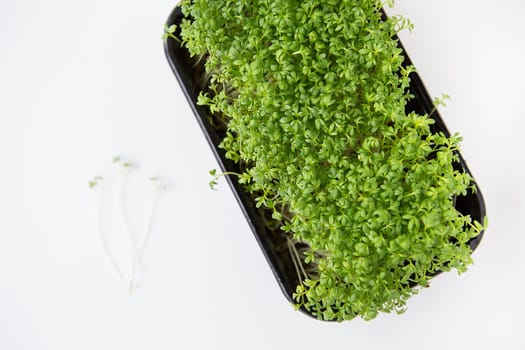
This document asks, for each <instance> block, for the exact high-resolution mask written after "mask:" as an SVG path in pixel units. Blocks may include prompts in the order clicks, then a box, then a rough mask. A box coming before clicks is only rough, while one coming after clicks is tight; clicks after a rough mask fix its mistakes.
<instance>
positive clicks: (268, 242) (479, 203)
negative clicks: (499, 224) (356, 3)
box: [164, 7, 485, 316]
mask: <svg viewBox="0 0 525 350" xmlns="http://www.w3.org/2000/svg"><path fill="white" fill-rule="evenodd" d="M182 19H183V14H182V12H181V10H180V7H176V8H175V9H174V10H173V12H172V13H171V14H170V16H169V17H168V20H167V22H166V24H167V25H168V26H170V25H172V24H177V28H179V27H180V26H179V25H178V24H180V22H181V20H182ZM175 34H176V35H178V34H179V31H178V30H177V32H176V33H175ZM399 45H400V47H401V48H402V49H403V53H404V56H405V64H406V65H411V64H412V63H411V61H410V59H409V57H408V55H407V53H406V51H405V50H404V48H403V47H402V45H401V44H399ZM164 50H165V53H166V57H167V59H168V62H169V65H170V67H171V69H172V70H173V73H174V74H175V76H176V77H177V80H178V81H179V83H180V86H181V88H182V91H183V92H184V95H185V96H186V98H187V100H188V102H189V104H190V106H191V108H192V110H193V112H194V114H195V117H196V118H197V122H198V123H199V125H200V126H201V128H202V131H203V133H204V135H205V136H206V139H207V141H208V143H209V145H210V147H211V149H212V151H213V153H214V154H215V157H216V158H217V162H218V163H219V166H220V167H221V169H222V171H234V172H239V170H240V169H239V167H238V165H237V164H235V163H234V162H232V161H231V160H229V159H226V157H225V152H224V150H222V149H220V148H219V147H218V145H219V143H220V142H221V140H222V139H223V138H224V136H225V132H224V131H218V130H216V128H214V127H213V126H212V125H211V122H210V121H211V112H210V111H209V109H208V108H207V107H205V106H199V105H197V97H198V96H199V93H200V91H202V90H205V89H206V86H199V83H198V78H199V77H200V76H201V75H202V73H203V71H204V67H203V64H202V63H197V62H195V60H194V59H192V58H190V56H189V53H188V51H187V50H186V49H185V48H181V46H180V44H179V43H178V42H177V41H176V40H174V39H172V38H168V40H166V42H165V45H164ZM410 80H411V81H410V87H409V89H410V92H411V93H412V94H413V95H414V98H413V99H411V100H410V102H409V103H408V104H407V106H406V109H407V111H415V112H417V113H419V114H425V113H431V112H432V110H433V109H434V106H433V103H432V99H431V98H430V96H429V94H428V92H427V90H426V88H425V86H424V85H423V82H422V81H421V78H420V77H419V75H418V74H417V73H412V74H411V76H410ZM431 117H432V118H433V119H435V121H436V122H435V124H433V125H432V131H433V132H439V131H441V132H443V133H444V134H445V135H446V136H450V133H449V131H448V129H447V127H446V126H445V123H444V122H443V120H442V119H441V117H440V115H439V113H438V112H437V111H434V112H433V113H432V115H431ZM459 160H460V164H459V166H460V167H461V168H463V170H464V171H465V172H467V173H469V174H470V175H472V174H471V173H470V170H469V169H468V167H467V164H466V163H465V160H464V159H463V157H462V156H461V154H459ZM226 179H227V181H228V183H229V185H230V187H231V189H232V190H233V193H234V195H235V198H236V199H237V202H238V203H239V205H240V207H241V209H242V211H243V213H244V216H245V217H246V220H247V221H248V224H249V225H250V228H251V230H252V232H253V234H254V235H255V238H256V239H257V242H258V243H259V246H260V248H261V249H262V251H263V253H264V255H265V257H266V260H267V261H268V264H269V265H270V267H271V269H272V271H273V274H274V276H275V278H276V280H277V283H278V284H279V287H280V288H281V290H282V292H283V293H284V295H285V296H286V298H287V299H288V300H289V301H290V302H291V303H293V298H292V295H293V293H294V292H295V289H296V286H297V285H298V284H299V283H300V281H299V280H298V276H297V273H296V270H295V268H294V264H293V261H292V258H291V256H290V253H289V250H288V246H287V242H286V238H285V237H284V235H282V234H281V235H279V234H276V233H275V232H273V231H271V230H269V229H268V228H267V227H266V225H265V224H264V221H263V220H262V218H261V213H260V211H259V209H257V208H256V207H255V203H254V200H253V199H252V198H251V197H250V196H249V195H247V194H246V193H245V192H244V191H243V189H242V187H241V186H240V185H239V183H238V182H237V179H236V177H231V176H227V177H226ZM476 187H477V184H476ZM456 209H457V210H458V211H460V212H461V213H462V214H464V215H470V216H471V217H472V218H473V219H475V220H477V221H479V222H483V219H484V217H485V203H484V201H483V197H482V195H481V191H480V189H479V188H477V191H476V192H475V193H468V194H467V195H466V196H460V197H457V198H456ZM483 233H484V232H481V233H480V234H479V235H478V236H477V237H475V238H472V239H471V240H470V241H469V245H470V247H471V248H472V250H474V249H476V247H477V246H478V244H479V242H480V241H481V238H482V236H483ZM302 311H303V312H305V313H307V314H308V315H310V316H311V314H310V313H309V312H307V311H306V310H302Z"/></svg>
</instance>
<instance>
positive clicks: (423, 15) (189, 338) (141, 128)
mask: <svg viewBox="0 0 525 350" xmlns="http://www.w3.org/2000/svg"><path fill="white" fill-rule="evenodd" d="M524 4H525V3H524V2H523V1H521V0H501V1H498V2H495V1H488V0H487V1H484V0H477V1H474V0H464V1H457V0H427V1H410V0H404V1H399V2H398V5H397V6H396V8H395V9H393V10H389V11H388V12H389V13H402V14H404V15H406V16H408V17H409V18H411V19H412V21H413V22H414V24H415V27H416V28H415V31H414V32H413V33H412V34H409V33H403V34H402V35H401V37H402V39H403V42H404V44H405V46H406V48H407V50H408V52H409V54H410V56H411V58H412V59H413V61H414V63H415V65H416V67H417V68H418V69H419V72H420V74H421V76H422V78H423V80H424V82H425V83H426V85H427V88H428V89H429V91H430V92H431V94H433V95H440V94H441V93H443V92H446V93H448V94H449V95H451V96H452V100H451V101H450V102H449V106H448V107H447V108H445V109H441V112H442V115H443V117H444V119H445V121H446V123H447V125H448V127H449V129H450V130H451V131H452V132H456V131H459V132H460V133H461V134H462V135H463V137H464V141H463V144H462V145H463V151H462V152H463V155H464V157H465V159H466V160H467V161H468V163H469V166H470V168H471V170H472V172H473V173H474V175H475V177H476V178H477V180H478V182H479V184H480V186H481V188H482V190H483V194H484V196H485V200H486V204H487V210H488V214H489V218H490V228H489V230H488V231H487V232H486V235H485V238H484V239H483V241H482V243H481V245H480V246H479V248H478V250H477V251H476V252H475V254H474V259H475V265H473V266H472V267H471V269H470V270H469V272H468V273H466V274H464V275H462V276H459V277H458V276H457V274H456V273H449V274H446V275H442V276H439V277H438V278H436V279H434V280H433V281H432V284H431V288H428V289H425V290H424V291H423V292H422V293H420V294H419V295H417V296H415V297H414V298H412V299H411V300H410V301H409V303H408V311H407V312H406V313H405V314H403V315H401V316H398V315H395V314H393V315H380V316H379V317H377V318H376V319H375V320H373V321H371V322H364V321H362V320H360V319H356V320H353V321H351V322H346V323H342V324H337V323H323V322H319V321H317V320H313V319H310V318H307V317H306V316H304V315H302V314H301V313H299V312H295V311H293V309H292V308H291V307H290V305H289V304H288V303H287V301H286V300H285V298H284V297H283V295H282V294H281V291H280V290H279V288H278V286H277V284H276V282H275V280H274V278H273V276H272V274H271V271H270V269H269V267H268V265H267V264H266V262H265V260H264V257H263V255H262V253H261V252H260V250H259V248H258V246H257V244H256V241H255V239H254V238H253V236H252V233H251V232H250V231H249V228H248V225H247V223H246V221H245V219H244V217H243V216H242V214H241V212H240V210H239V208H238V205H237V203H236V202H235V200H234V198H233V195H232V194H231V192H230V190H229V188H228V187H227V186H226V184H225V183H224V182H223V181H221V184H220V185H219V191H216V192H214V191H211V190H209V188H208V186H207V183H208V181H209V180H210V178H209V176H208V170H209V169H211V168H214V167H216V166H217V165H216V162H215V160H214V158H213V156H212V153H211V151H210V149H209V147H208V145H207V144H206V142H205V139H204V137H203V135H202V133H201V131H200V129H199V127H198V125H197V123H196V121H195V119H194V117H193V115H192V113H191V111H190V109H189V107H188V105H187V103H186V101H185V100H184V98H183V96H182V94H181V91H180V89H179V86H178V84H177V82H176V80H175V78H174V76H173V75H172V73H171V71H170V69H169V67H168V64H167V62H166V60H165V58H164V53H163V47H162V41H161V40H160V36H161V33H162V26H163V23H164V20H165V19H166V18H167V16H168V14H169V13H170V11H171V9H172V7H173V6H174V5H175V1H165V0H162V1H130V0H127V1H123V0H109V1H108V0H105V1H102V0H91V1H72V0H48V1H36V0H27V1H18V0H1V2H0V26H1V31H0V162H1V165H2V167H1V170H0V180H1V181H0V349H2V350H21V349H31V350H33V349H34V350H47V349H49V350H61V349H67V350H71V349H75V350H82V349H86V350H87V349H90V350H92V349H102V350H104V349H128V350H134V349H158V350H161V349H185V350H186V349H188V350H189V349H320V348H326V349H329V348H349V349H351V348H354V349H356V348H359V349H385V348H388V349H416V348H417V349H461V348H463V349H495V348H497V349H506V350H513V349H516V350H517V349H525V335H524V334H525V333H523V328H524V325H525V303H524V301H523V296H524V295H525V272H524V271H525V269H524V268H525V261H524V256H525V238H524V235H523V222H522V221H521V220H522V219H523V217H524V216H525V205H524V201H525V200H524V198H525V185H524V179H525V167H524V165H523V162H524V160H525V156H524V146H523V141H524V140H523V139H524V138H523V130H524V129H525V122H524V114H525V113H524V110H523V101H524V93H525V89H524V87H523V86H524V85H523V81H525V64H524V62H525V39H524V37H525V21H524V18H525V5H524ZM114 155H121V156H123V157H126V158H127V159H129V160H131V161H133V162H136V163H138V164H139V165H140V168H138V169H136V170H135V171H134V172H133V173H132V174H131V175H130V178H129V179H130V182H129V189H130V191H129V192H128V200H127V201H126V205H127V208H128V210H129V212H130V216H131V217H132V223H133V225H134V227H135V228H140V227H141V226H142V225H144V220H145V216H146V212H147V209H146V208H147V192H148V181H147V179H148V177H149V176H151V175H160V176H162V177H163V178H164V179H166V181H167V182H169V183H171V184H172V187H171V190H169V191H167V192H165V193H164V194H163V197H162V198H161V201H160V205H159V210H158V212H157V217H156V220H155V224H154V227H153V232H152V236H151V241H150V245H149V246H148V249H147V250H146V253H145V257H144V265H145V279H144V284H143V286H142V288H141V289H139V290H138V291H137V292H136V293H134V294H133V295H129V293H128V292H127V288H126V286H125V283H123V282H122V281H119V280H118V279H117V278H116V276H115V274H114V273H113V271H112V270H111V267H110V265H109V263H108V261H107V259H106V258H105V256H104V255H103V251H102V248H101V244H100V241H99V239H98V237H97V235H96V232H95V231H94V229H93V214H94V209H93V199H94V193H93V192H92V191H90V190H89V189H88V187H87V184H86V182H87V180H88V179H90V178H91V177H93V176H94V175H102V176H105V177H106V179H107V181H106V182H105V186H104V187H102V188H101V190H102V192H101V193H103V194H104V196H105V197H104V203H106V204H105V205H106V207H107V208H108V209H107V212H106V214H107V215H106V216H105V219H104V220H105V222H106V224H107V226H106V227H107V229H108V230H109V233H110V234H114V235H115V237H117V236H118V231H119V226H118V225H117V224H115V222H113V221H116V218H117V215H116V214H115V213H114V210H113V209H112V208H113V202H112V197H111V196H112V194H113V192H112V189H114V188H115V186H114V183H113V182H112V181H113V180H112V179H114V176H113V174H114V171H113V170H114V167H113V166H112V164H111V158H112V157H113V156H114Z"/></svg>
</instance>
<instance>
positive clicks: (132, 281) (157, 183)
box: [88, 156, 168, 293]
mask: <svg viewBox="0 0 525 350" xmlns="http://www.w3.org/2000/svg"><path fill="white" fill-rule="evenodd" d="M112 162H113V164H115V165H116V166H117V170H118V173H117V191H116V196H117V198H116V199H117V203H118V208H117V210H118V215H119V219H120V223H121V229H122V231H123V232H125V234H126V235H125V236H126V238H127V240H128V243H129V246H130V247H131V252H130V256H131V260H130V262H129V265H128V266H129V268H128V271H130V272H129V277H128V290H129V292H130V293H133V292H134V291H135V290H136V289H137V288H139V287H140V285H141V279H142V260H143V256H144V252H145V250H146V248H147V245H148V242H149V240H150V237H151V232H152V227H153V221H154V218H155V213H156V211H157V207H158V201H159V195H160V193H161V192H163V191H165V190H166V189H167V188H168V186H167V185H165V184H164V183H163V182H162V181H161V179H160V178H159V177H158V176H154V177H151V178H150V183H151V185H152V191H151V194H152V196H151V201H150V205H149V208H148V211H147V214H146V215H147V217H146V226H145V228H144V231H143V234H142V235H141V236H135V235H133V232H132V228H131V224H130V222H129V219H128V215H127V211H126V206H125V202H126V198H125V194H126V185H127V181H126V180H127V176H128V174H129V172H130V171H131V170H132V169H138V166H137V165H136V164H134V163H131V162H129V161H125V160H123V159H122V158H121V157H119V156H115V157H113V159H112ZM102 180H103V177H102V176H95V177H93V179H91V180H89V181H88V186H89V188H90V189H93V190H98V188H99V187H100V186H99V184H100V182H101V181H102ZM100 204H101V198H100V194H99V196H98V198H97V207H96V214H97V215H96V228H97V232H98V234H99V237H100V239H101V242H102V246H103V248H104V252H105V254H106V256H107V257H108V259H109V260H110V262H111V265H112V267H113V269H114V270H115V272H116V274H117V275H118V277H119V279H125V274H124V273H123V272H122V269H121V268H120V267H119V265H118V263H117V262H116V259H115V258H114V256H113V254H112V253H111V249H110V248H109V245H108V242H107V235H106V234H105V232H104V231H103V229H102V222H101V217H100V214H101V213H100V207H101V205H100ZM135 237H137V238H135Z"/></svg>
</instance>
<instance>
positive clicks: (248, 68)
mask: <svg viewBox="0 0 525 350" xmlns="http://www.w3.org/2000/svg"><path fill="white" fill-rule="evenodd" d="M393 4H394V1H393V0H386V1H380V0H364V1H360V2H355V1H345V0H343V1H335V0H303V1H290V0H273V1H268V0H252V1H246V0H228V1H226V0H214V1H211V0H193V1H183V2H182V3H181V7H182V10H183V13H184V14H185V15H186V16H187V17H188V18H191V20H189V19H186V20H183V21H182V23H181V25H180V37H181V39H182V43H183V46H184V47H185V48H186V49H187V50H188V51H189V53H190V54H191V55H192V56H195V57H197V58H200V59H203V60H205V69H206V73H205V74H203V77H202V78H203V82H204V85H207V89H206V91H203V92H202V93H201V95H200V97H199V99H198V101H199V104H201V105H205V106H208V107H209V109H210V112H211V113H213V115H215V116H219V117H218V118H219V119H220V121H221V123H224V124H225V125H226V127H227V132H226V136H225V138H224V139H223V140H222V142H221V145H220V146H221V147H222V148H223V149H224V151H225V154H226V157H227V158H229V159H231V160H232V161H233V162H236V163H239V164H242V169H243V170H242V172H241V173H230V172H225V173H222V174H218V173H217V171H216V170H212V171H210V175H211V176H212V177H213V178H212V180H211V181H210V187H212V188H214V187H215V186H216V185H217V181H218V179H219V178H220V177H221V176H224V175H236V176H238V180H239V183H241V184H242V185H243V187H244V189H245V190H246V191H247V192H248V193H249V194H251V196H252V197H253V200H254V202H255V203H256V206H257V207H260V208H261V209H262V208H264V209H266V210H268V211H270V212H271V213H272V214H271V217H272V220H274V221H275V222H276V223H277V225H276V224H275V223H271V225H272V227H280V229H278V230H277V232H281V233H282V234H285V235H286V238H287V240H288V241H287V242H288V248H289V252H290V255H291V257H292V259H291V261H292V262H293V264H294V268H295V270H296V272H297V275H298V278H299V280H300V281H301V283H300V284H299V285H298V286H297V289H296V293H295V294H294V299H295V301H296V303H297V305H298V307H303V308H305V309H306V310H308V311H310V312H311V313H312V314H314V315H316V316H317V317H318V318H320V319H326V320H338V321H342V320H348V319H352V318H354V317H356V316H360V317H362V318H363V319H367V320H368V319H372V318H374V317H375V316H376V315H377V314H378V313H379V312H391V311H395V312H398V313H401V312H404V310H405V304H406V301H407V299H408V298H409V297H410V296H412V295H414V294H416V293H417V292H418V291H419V290H420V289H421V288H422V287H426V286H427V285H428V283H429V276H432V275H433V274H435V273H437V272H438V271H449V270H451V269H456V270H457V271H458V272H463V271H465V270H466V268H467V266H468V265H469V264H471V262H472V259H471V256H470V253H471V249H470V247H469V245H468V242H469V240H470V239H471V238H472V237H475V236H477V235H478V234H479V233H480V232H481V231H482V230H483V229H484V228H485V227H486V223H484V224H483V225H482V224H480V223H478V222H476V221H474V220H472V219H471V218H470V216H468V215H463V214H462V213H460V212H459V211H458V210H456V208H455V206H454V203H455V199H456V197H458V196H462V195H465V194H466V193H467V192H468V191H471V190H472V188H473V180H472V178H471V177H470V176H469V175H468V174H467V173H465V172H463V171H459V170H457V169H456V168H455V167H454V164H455V163H456V162H458V153H457V151H458V149H459V142H460V140H461V138H460V137H459V136H458V135H452V136H451V137H447V136H446V135H444V134H443V133H432V131H431V125H432V124H433V123H434V120H433V119H431V118H430V116H429V115H431V114H432V113H429V114H425V115H419V114H417V113H415V112H407V111H406V108H405V107H406V106H407V102H408V101H409V100H410V99H411V98H412V97H413V96H412V95H411V94H410V91H409V90H408V87H409V84H410V76H411V74H412V72H414V67H413V66H410V65H409V66H405V65H404V64H403V61H404V58H403V55H402V50H401V49H400V48H399V46H398V42H397V38H396V34H397V33H398V32H399V31H400V30H403V29H412V27H413V25H412V23H411V22H410V21H408V20H407V19H405V18H403V17H401V16H394V17H390V18H388V19H386V20H384V18H383V16H382V13H381V7H382V6H383V5H387V6H393ZM168 29H169V28H168ZM173 33H175V30H174V31H173V32H172V33H171V34H173ZM445 100H446V95H444V96H442V98H440V99H438V100H436V101H435V105H436V106H438V105H440V104H441V105H442V104H443V103H444V101H445ZM290 242H301V243H302V244H304V245H306V246H307V247H309V248H308V249H306V250H301V252H299V251H297V250H296V249H295V248H294V246H295V245H294V244H291V243H290ZM306 264H308V266H313V267H314V268H313V269H309V268H308V269H307V268H305V267H304V266H305V265H306Z"/></svg>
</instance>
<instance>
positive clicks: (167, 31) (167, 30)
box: [161, 24, 180, 43]
mask: <svg viewBox="0 0 525 350" xmlns="http://www.w3.org/2000/svg"><path fill="white" fill-rule="evenodd" d="M176 31H177V25H176V24H172V25H170V26H168V25H167V24H165V25H164V33H162V37H161V39H162V40H163V41H166V40H168V38H171V39H173V40H176V41H177V42H179V43H180V39H179V38H178V37H177V36H175V32H176Z"/></svg>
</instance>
